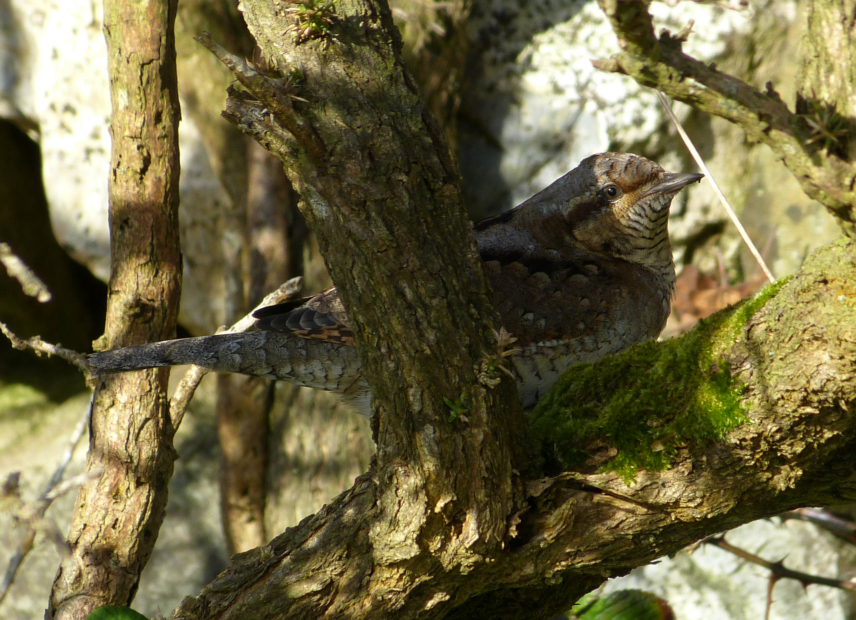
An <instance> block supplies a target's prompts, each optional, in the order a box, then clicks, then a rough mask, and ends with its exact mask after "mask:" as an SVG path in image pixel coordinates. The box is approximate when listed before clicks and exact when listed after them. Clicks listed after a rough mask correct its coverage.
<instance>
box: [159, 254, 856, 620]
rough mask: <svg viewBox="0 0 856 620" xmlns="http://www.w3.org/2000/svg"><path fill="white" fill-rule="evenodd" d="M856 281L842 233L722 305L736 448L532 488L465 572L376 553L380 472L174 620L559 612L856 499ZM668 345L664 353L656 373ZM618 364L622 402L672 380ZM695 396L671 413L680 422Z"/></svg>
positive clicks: (712, 447)
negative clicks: (697, 550)
mask: <svg viewBox="0 0 856 620" xmlns="http://www.w3.org/2000/svg"><path fill="white" fill-rule="evenodd" d="M854 282H856V243H853V242H852V241H845V240H842V241H840V242H838V243H835V244H833V245H831V246H828V247H826V248H824V249H822V250H820V251H818V252H817V253H816V254H815V255H813V256H812V257H810V258H809V259H808V260H807V261H806V264H805V265H804V267H803V269H802V271H801V272H800V274H799V275H797V276H796V277H795V278H794V279H793V280H792V281H790V282H789V283H787V284H786V285H784V286H783V287H782V289H781V290H780V291H779V292H778V293H777V294H776V295H775V296H773V297H772V298H771V299H769V300H768V301H767V302H766V303H765V304H764V305H763V306H762V307H761V308H760V309H757V310H755V307H756V306H757V305H759V304H757V303H756V304H755V305H754V306H753V305H752V304H751V303H749V304H746V305H744V306H738V307H736V308H733V309H729V310H725V311H723V313H721V314H720V315H718V316H719V320H721V321H722V323H723V324H724V325H727V328H726V329H725V330H724V331H723V332H722V333H720V334H719V337H717V338H716V339H715V341H716V342H717V343H718V344H717V351H718V357H717V359H718V360H719V362H718V363H719V364H722V365H723V367H724V365H725V364H728V365H729V366H730V368H731V371H732V373H733V378H734V382H735V384H736V385H743V386H745V391H744V392H743V393H742V403H743V405H744V407H745V421H744V422H743V424H742V425H740V426H739V427H738V428H736V429H734V430H733V431H731V432H729V433H728V434H727V436H725V437H724V438H723V439H722V440H719V441H711V442H689V443H687V444H686V445H683V446H680V447H679V449H678V450H677V451H676V453H675V454H674V456H673V457H672V459H671V463H670V467H669V468H668V469H667V470H665V471H660V472H650V471H641V472H639V474H638V475H637V477H636V480H635V482H633V483H629V484H628V483H627V482H625V481H624V479H622V477H621V476H620V475H619V474H617V473H614V472H603V473H593V474H580V473H574V472H566V473H563V474H560V475H558V476H556V477H553V478H546V479H541V480H532V481H530V482H529V483H528V484H527V501H526V504H525V507H524V508H522V509H521V510H519V511H517V512H515V513H511V514H509V515H508V523H509V525H510V527H509V531H508V537H507V538H506V540H505V541H504V543H505V544H504V549H503V551H502V552H501V553H497V554H495V555H494V556H493V557H492V562H490V563H487V562H485V563H478V564H474V565H472V567H471V569H472V570H470V571H469V572H466V573H464V572H462V571H459V570H455V568H454V567H450V568H449V569H445V570H444V569H442V568H438V566H437V565H436V562H434V561H433V560H432V558H431V557H430V556H431V555H432V554H438V555H442V554H444V553H447V552H448V550H447V549H446V548H444V547H442V546H440V547H439V548H436V549H430V548H429V549H426V550H425V551H423V552H422V553H420V554H417V555H414V556H411V557H409V558H402V557H399V558H389V557H385V556H383V555H379V554H377V553H375V550H376V546H377V545H378V543H379V537H378V536H376V535H374V536H373V529H374V528H376V527H377V525H376V523H377V520H378V519H379V518H381V517H382V510H383V507H382V505H381V501H382V496H381V487H380V484H381V481H380V480H379V479H378V477H377V476H373V475H371V474H368V475H366V476H363V477H361V478H360V479H358V480H357V482H356V484H355V486H354V487H353V488H352V489H351V490H349V491H347V492H346V493H344V494H343V495H341V496H339V497H338V498H336V499H335V500H334V501H333V502H331V504H330V505H329V506H326V507H325V508H324V509H323V510H321V511H320V512H319V513H318V514H316V515H314V516H312V517H309V518H307V519H305V520H304V521H303V522H302V523H301V524H300V525H299V526H297V527H296V528H293V529H290V530H287V531H286V532H285V533H284V534H282V535H280V536H279V537H277V538H276V539H274V540H273V541H272V542H271V543H270V545H268V546H266V547H264V548H261V549H258V550H255V551H253V552H250V553H247V554H244V555H242V556H240V557H238V558H235V564H234V565H233V566H232V567H231V568H230V569H228V570H227V571H225V572H224V573H223V574H221V575H220V577H218V579H217V580H216V581H215V582H213V583H212V584H211V585H209V586H208V587H207V588H206V589H205V590H203V592H202V593H201V594H200V595H199V596H198V597H196V598H188V599H185V601H184V602H183V603H182V605H181V606H180V607H179V608H178V609H177V610H176V612H175V613H174V614H173V616H172V618H174V619H176V620H177V619H188V620H189V619H190V618H193V619H205V620H207V619H213V618H217V619H226V618H246V617H253V618H260V619H262V618H276V617H283V616H285V615H287V616H288V617H289V618H318V617H324V616H325V615H327V616H329V617H343V618H351V617H353V618H357V617H359V618H388V617H391V616H392V615H394V616H395V617H396V618H402V619H406V618H416V617H419V618H474V617H492V618H521V619H523V618H532V617H533V616H534V615H536V614H537V615H539V616H541V617H550V614H555V613H558V612H561V611H563V610H565V609H567V608H568V607H570V605H571V604H572V603H573V602H574V601H575V600H576V599H577V598H579V596H581V595H582V594H583V593H585V592H586V591H589V590H590V589H592V588H594V587H596V586H597V585H598V584H600V583H602V582H603V581H604V580H606V579H608V578H610V577H614V576H617V575H622V574H625V573H627V572H628V571H629V570H630V569H632V568H634V567H636V566H640V565H643V564H646V563H648V562H650V561H652V560H654V559H656V558H658V557H662V556H664V555H668V554H671V553H675V552H677V551H678V550H680V549H682V548H683V547H685V546H687V545H688V544H691V543H692V542H694V541H696V540H699V539H701V538H704V537H705V536H708V535H711V534H714V533H717V532H722V531H724V530H727V529H730V528H733V527H736V526H737V525H740V524H742V523H746V522H748V521H752V520H754V519H759V518H762V517H767V516H771V515H774V514H778V513H781V512H783V511H786V510H790V509H793V508H796V507H799V506H823V505H830V504H835V503H841V502H846V501H852V499H853V498H854V497H856V474H854V472H853V469H852V454H853V451H854V449H856V373H854V367H853V360H854V359H856V289H854V285H853V283H854ZM759 303H760V302H759ZM752 310H755V311H754V312H753V311H752ZM696 329H704V326H700V327H698V328H696ZM682 340H683V341H684V342H685V341H687V340H688V338H687V337H684V338H683V339H682ZM665 350H667V345H666V344H664V343H659V344H657V345H656V346H655V347H654V352H653V353H652V357H651V359H650V367H651V368H654V369H656V368H657V367H658V366H660V362H661V360H660V355H661V354H662V353H663V352H664V351H665ZM633 355H634V352H633V351H632V350H631V351H629V352H627V353H625V354H622V355H619V356H617V359H619V360H620V359H622V358H623V357H632V356H633ZM613 368H614V370H613V372H615V373H616V376H614V377H613V382H614V384H615V385H616V386H619V387H617V388H616V389H615V391H614V393H613V395H612V397H613V398H615V399H617V400H621V399H622V398H626V397H627V394H628V393H631V390H633V389H635V388H636V387H637V386H636V385H635V383H636V381H645V382H647V383H648V384H649V386H650V388H651V389H656V387H657V386H658V385H661V384H662V381H663V377H662V376H661V375H659V374H658V373H657V372H655V371H652V372H649V373H643V374H640V375H639V376H638V377H635V378H634V379H635V381H633V382H627V381H624V379H626V377H625V376H624V375H623V373H624V371H623V370H622V369H620V366H614V367H613ZM695 372H696V373H702V374H706V375H709V374H711V373H712V372H716V371H715V370H714V369H712V368H710V367H706V368H697V369H695ZM688 385H689V384H688ZM578 396H579V399H578V401H579V405H580V406H582V405H585V404H586V403H585V396H584V394H583V392H582V391H580V393H579V394H578ZM695 396H696V394H694V393H692V392H691V391H690V390H689V389H688V390H687V393H685V394H682V395H681V396H680V397H679V398H676V399H675V402H674V404H673V406H672V407H671V408H670V410H669V411H664V412H662V415H663V416H670V415H671V416H677V415H682V414H683V413H685V410H686V408H687V406H688V405H687V403H691V402H693V400H694V397H695ZM565 397H566V399H568V400H571V401H573V400H574V394H565ZM393 535H394V532H389V533H388V534H387V536H389V537H392V536H393ZM380 542H383V540H380Z"/></svg>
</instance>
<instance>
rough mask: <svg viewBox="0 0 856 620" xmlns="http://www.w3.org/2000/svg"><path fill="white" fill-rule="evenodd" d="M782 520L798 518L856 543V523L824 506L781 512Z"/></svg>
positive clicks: (853, 543)
mask: <svg viewBox="0 0 856 620" xmlns="http://www.w3.org/2000/svg"><path fill="white" fill-rule="evenodd" d="M779 517H781V519H782V520H788V519H796V520H799V521H806V522H808V523H813V524H814V525H816V526H818V527H819V528H821V529H824V530H826V531H827V532H830V533H831V534H835V535H836V536H838V537H839V538H843V539H844V540H846V541H847V542H849V543H850V544H852V545H856V523H853V522H852V521H848V520H847V519H842V518H841V517H837V516H835V515H834V514H832V513H831V512H829V511H828V510H825V509H822V508H798V509H797V510H792V511H790V512H785V513H783V514H780V515H779Z"/></svg>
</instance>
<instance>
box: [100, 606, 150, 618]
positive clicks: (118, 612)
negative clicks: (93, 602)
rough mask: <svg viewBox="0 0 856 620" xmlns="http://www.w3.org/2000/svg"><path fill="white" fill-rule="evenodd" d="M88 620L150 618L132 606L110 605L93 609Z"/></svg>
mask: <svg viewBox="0 0 856 620" xmlns="http://www.w3.org/2000/svg"><path fill="white" fill-rule="evenodd" d="M86 620H148V619H147V618H146V617H145V616H144V615H143V614H141V613H139V612H137V611H134V610H133V609H131V608H130V607H117V606H115V605H108V606H106V607H99V608H98V609H93V610H92V611H91V612H90V613H89V615H88V616H86Z"/></svg>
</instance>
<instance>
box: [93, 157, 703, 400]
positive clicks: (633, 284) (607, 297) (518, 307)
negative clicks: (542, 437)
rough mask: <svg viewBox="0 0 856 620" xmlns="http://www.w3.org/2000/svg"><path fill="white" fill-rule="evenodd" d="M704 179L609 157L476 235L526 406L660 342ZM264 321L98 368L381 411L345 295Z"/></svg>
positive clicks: (163, 345)
mask: <svg viewBox="0 0 856 620" xmlns="http://www.w3.org/2000/svg"><path fill="white" fill-rule="evenodd" d="M701 177H702V175H701V174H696V173H687V174H682V173H670V172H666V171H665V170H663V168H661V167H660V166H658V165H657V164H655V163H654V162H652V161H650V160H648V159H645V158H643V157H639V156H637V155H631V154H629V153H602V154H600V155H593V156H591V157H588V158H587V159H585V160H583V161H582V162H581V163H580V165H579V166H577V167H576V168H575V169H574V170H572V171H571V172H569V173H568V174H566V175H565V176H563V177H562V178H560V179H559V180H557V181H556V182H555V183H553V184H552V185H550V186H549V187H548V188H547V189H545V190H543V191H542V192H540V193H538V194H536V195H535V196H533V197H532V198H530V199H529V200H527V201H526V202H524V203H523V204H521V205H519V206H518V207H515V208H514V209H511V210H510V211H506V212H504V213H501V214H499V215H497V216H494V217H491V218H488V219H485V220H482V221H481V222H478V223H477V224H475V226H474V233H475V237H476V241H477V242H478V248H479V252H480V254H481V258H482V260H483V261H484V265H485V273H486V274H487V277H488V280H489V281H490V284H491V287H492V289H493V303H494V305H495V306H496V308H497V310H498V311H499V314H500V316H501V319H502V324H503V327H505V329H506V330H507V331H508V332H510V333H511V334H512V335H513V336H514V337H516V338H517V341H516V342H515V343H514V347H515V348H516V352H515V353H514V354H512V355H510V356H509V357H508V358H507V359H508V360H509V361H510V364H508V366H509V369H510V370H511V371H512V373H513V374H514V376H515V378H516V379H517V382H518V387H519V391H520V398H521V401H522V403H523V406H524V407H529V406H531V405H534V404H535V403H536V402H537V400H538V399H539V398H540V397H541V396H542V395H543V394H544V393H545V392H546V391H547V390H548V389H549V388H550V386H551V385H553V383H554V382H555V381H556V379H557V378H558V376H559V375H560V374H561V373H562V372H564V371H565V370H566V369H567V368H568V367H569V366H571V365H572V364H576V363H580V362H591V361H595V360H597V359H600V358H601V357H603V356H605V355H610V354H613V353H617V352H619V351H622V350H624V349H626V348H628V347H630V346H631V345H633V344H637V343H640V342H645V341H646V340H650V339H652V338H656V337H657V336H658V335H659V334H660V331H661V330H662V329H663V326H664V325H665V323H666V319H667V318H668V316H669V306H670V300H671V296H672V290H673V288H674V283H675V266H674V263H673V262H672V251H671V247H670V245H669V235H668V218H669V206H670V205H671V202H672V198H673V197H674V196H675V195H676V194H677V193H678V192H679V191H680V190H681V189H683V188H684V187H686V186H687V185H689V184H690V183H693V182H695V181H698V180H699V179H701ZM255 317H256V318H257V319H258V321H257V323H256V327H257V328H258V330H257V331H253V332H247V333H242V334H221V335H216V336H205V337H202V338H186V339H181V340H171V341H167V342H159V343H155V344H147V345H141V346H135V347H126V348H124V349H117V350H115V351H106V352H103V353H96V354H94V355H92V356H91V357H90V364H91V365H92V367H93V368H94V369H95V370H96V371H98V372H102V373H109V372H121V371H126V370H137V369H141V368H152V367H157V366H172V365H177V364H198V365H200V366H204V367H206V368H210V369H211V370H215V371H218V372H238V373H243V374H247V375H254V376H263V377H268V378H271V379H282V380H286V381H292V382H294V383H296V384H298V385H303V386H306V387H311V388H316V389H321V390H330V391H332V392H335V393H336V394H338V395H339V396H340V397H341V398H342V399H343V400H344V401H345V402H348V403H350V404H352V405H353V406H355V407H356V408H357V410H358V411H359V412H360V413H362V414H363V415H370V414H371V390H370V388H369V385H368V383H367V381H366V379H365V377H364V376H363V373H362V367H361V363H360V358H359V356H358V355H357V352H356V347H355V346H354V341H353V335H352V333H351V330H350V328H349V325H348V316H347V313H346V312H345V308H344V306H343V305H342V302H341V300H340V299H339V296H338V294H337V292H336V289H335V288H332V289H328V290H326V291H323V292H321V293H319V294H317V295H315V296H313V297H308V298H305V299H301V300H299V301H295V302H289V303H285V304H280V305H277V306H270V307H268V308H263V309H262V310H259V311H258V312H257V313H256V314H255Z"/></svg>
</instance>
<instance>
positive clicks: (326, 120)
mask: <svg viewBox="0 0 856 620" xmlns="http://www.w3.org/2000/svg"><path fill="white" fill-rule="evenodd" d="M243 8H244V15H245V17H246V19H247V22H248V24H249V26H250V30H251V31H252V32H253V33H254V35H255V36H256V38H257V41H258V42H259V45H260V47H261V48H262V50H264V52H265V53H266V54H267V55H268V56H269V59H268V61H267V64H268V65H269V66H273V67H277V68H278V71H279V74H280V76H283V77H277V78H271V77H267V76H265V75H261V74H259V73H257V72H256V71H254V70H253V69H251V68H250V67H247V66H246V65H245V64H244V63H243V61H241V60H240V59H239V58H237V57H228V56H225V55H223V54H222V53H221V56H222V57H223V59H224V60H225V61H227V62H228V63H231V64H232V66H233V68H234V69H235V70H236V75H237V76H238V78H239V79H240V80H241V81H242V84H244V86H246V87H247V88H248V89H250V91H252V93H253V94H252V95H250V94H249V93H247V92H235V93H234V97H233V98H232V100H231V103H230V105H231V108H230V110H231V111H230V112H229V114H230V116H231V117H232V118H233V119H234V120H235V121H236V122H237V123H238V124H239V126H241V127H242V129H244V130H245V131H247V132H248V133H251V134H252V135H254V136H256V137H257V138H258V139H260V141H261V142H262V144H263V145H265V146H266V147H268V148H269V149H270V150H272V151H273V152H275V153H276V154H277V155H279V156H280V157H281V158H282V159H283V161H284V162H285V163H286V164H287V166H286V167H287V170H288V172H289V173H290V174H291V175H292V180H293V182H294V184H295V187H296V189H297V190H298V192H299V193H300V194H301V196H303V197H304V200H305V204H304V214H305V215H306V217H307V220H308V221H309V223H310V225H312V226H313V227H314V229H315V232H316V234H317V235H318V238H319V245H320V247H321V252H322V254H323V255H324V257H325V260H326V262H327V265H328V268H329V270H330V273H331V275H332V277H333V280H334V282H336V283H337V284H339V285H340V289H339V290H340V293H341V295H342V297H343V299H344V300H345V303H346V305H347V306H348V307H349V309H350V317H351V320H352V322H353V325H354V328H355V335H356V340H357V344H358V347H359V350H360V352H361V356H363V357H364V360H365V364H366V368H367V375H368V376H369V377H371V379H370V381H371V383H372V387H373V391H374V394H375V397H376V401H377V403H378V404H379V405H380V411H379V423H378V433H377V440H378V455H377V479H378V480H379V484H380V487H379V488H380V491H379V506H380V513H379V515H378V518H377V520H376V521H375V523H374V526H373V527H372V528H371V530H370V531H368V532H366V534H367V535H368V536H369V538H370V539H371V540H376V541H377V543H374V553H375V554H376V555H378V556H379V557H380V556H382V557H386V558H388V559H390V560H392V559H395V560H404V559H407V558H412V557H414V556H417V555H419V554H420V548H421V545H422V544H428V541H431V543H430V544H432V545H434V546H442V547H444V548H446V554H445V555H444V556H443V557H442V558H441V557H435V558H434V562H435V563H437V565H438V567H439V566H441V565H445V566H446V567H447V568H451V567H458V569H459V570H464V571H468V570H470V568H471V566H472V565H473V564H479V563H482V562H486V561H489V558H490V556H491V554H492V553H495V552H496V551H497V550H498V549H499V548H500V547H501V545H502V538H503V536H504V533H505V529H506V523H505V518H506V516H507V515H508V514H509V513H510V511H512V510H513V508H514V506H515V498H516V497H519V489H520V487H519V485H517V484H516V482H515V481H516V480H517V474H516V473H514V468H515V467H517V468H518V470H520V469H522V468H523V467H524V466H525V465H526V463H525V458H524V457H523V456H521V455H522V453H523V450H522V449H521V444H523V445H525V442H520V441H512V438H513V437H515V436H518V437H519V436H523V435H524V431H523V422H522V414H521V412H520V409H519V405H518V404H517V402H518V399H517V397H516V395H515V393H514V392H515V386H514V385H513V383H512V382H511V381H503V382H502V384H501V385H500V386H498V387H497V388H495V389H494V388H486V387H484V386H483V385H481V384H480V383H479V381H478V377H477V367H478V364H479V362H480V361H481V360H482V359H483V358H485V357H486V356H490V357H491V358H492V357H494V356H495V355H496V350H497V343H496V341H495V339H494V337H493V335H492V334H491V331H490V328H498V326H499V325H498V321H497V317H496V314H495V311H494V310H493V308H492V307H491V306H490V303H489V300H488V296H487V286H486V283H485V279H484V276H483V273H482V271H481V266H480V263H479V261H478V258H477V253H476V250H475V244H474V240H473V238H472V235H471V233H470V226H469V222H468V221H467V219H466V216H465V214H464V211H463V209H462V206H461V199H460V192H459V187H458V176H457V171H456V169H455V167H454V164H453V162H452V159H451V156H450V154H449V152H448V148H447V147H446V145H445V141H444V139H443V135H442V133H441V132H440V131H439V129H438V128H437V127H436V125H435V124H434V123H433V121H432V120H431V119H430V115H429V114H428V113H427V111H426V109H425V107H424V104H423V103H422V102H421V99H420V97H419V95H418V93H417V92H416V89H415V86H414V85H413V82H412V80H411V78H410V77H409V76H408V75H407V73H406V71H405V69H404V67H403V65H402V62H401V59H400V58H399V56H398V54H397V51H396V50H397V48H398V45H399V43H398V41H397V34H396V32H395V30H394V27H393V26H392V22H391V18H390V15H389V12H388V9H387V8H386V7H385V6H384V7H379V6H376V5H374V4H373V3H370V2H340V3H337V4H336V9H335V10H336V12H335V13H330V14H325V15H322V16H321V17H318V18H317V19H323V20H324V24H325V26H324V28H325V29H326V30H318V31H317V32H316V31H314V30H311V29H309V30H307V28H309V26H308V25H307V24H308V23H309V22H306V21H301V19H300V18H299V17H295V16H294V15H295V14H294V13H291V12H285V13H283V12H282V11H278V9H276V7H275V5H268V4H267V3H263V2H246V3H244V5H243ZM295 22H296V23H295ZM285 31H288V32H292V33H293V35H292V37H290V38H291V43H289V44H287V45H286V46H285V47H283V39H282V37H281V33H282V32H285ZM326 31H329V33H328V32H326ZM319 33H320V34H319ZM294 35H298V36H297V37H295V36H294ZM297 38H300V39H301V41H302V42H300V43H297V42H296V39H297ZM208 45H210V46H211V47H212V48H213V47H214V46H213V45H212V44H211V43H210V41H209V42H208ZM290 82H296V83H297V84H298V90H297V91H294V90H291V89H292V87H293V85H290ZM292 95H297V96H299V97H300V99H292ZM256 97H260V98H261V101H259V100H257V99H256ZM380 106H382V108H381V107H380ZM263 108H267V112H266V111H265V110H263ZM381 109H382V110H384V112H383V114H382V115H380V116H379V115H378V112H379V111H380V110H381ZM250 110H252V112H250ZM244 112H247V114H244ZM238 114H241V116H240V117H237V116H236V115H238ZM283 127H285V128H287V129H288V130H289V131H290V132H292V133H291V134H287V133H286V132H284V131H283V130H282V128H283ZM444 399H447V400H449V401H458V402H461V403H463V406H464V407H465V408H466V409H467V410H468V412H467V415H466V417H465V418H461V419H458V420H457V421H456V422H452V421H450V420H449V414H450V410H449V408H448V407H447V405H446V404H445V400H444ZM378 577H380V575H378ZM414 585H415V584H414Z"/></svg>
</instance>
